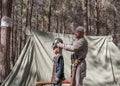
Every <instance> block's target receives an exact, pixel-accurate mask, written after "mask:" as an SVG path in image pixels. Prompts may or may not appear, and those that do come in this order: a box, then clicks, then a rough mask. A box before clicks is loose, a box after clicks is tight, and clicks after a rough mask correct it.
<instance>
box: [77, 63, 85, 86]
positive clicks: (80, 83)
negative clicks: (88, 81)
mask: <svg viewBox="0 0 120 86" xmlns="http://www.w3.org/2000/svg"><path fill="white" fill-rule="evenodd" d="M83 79H84V78H83V77H82V76H81V66H80V65H78V67H77V70H76V76H75V83H76V86H83Z"/></svg>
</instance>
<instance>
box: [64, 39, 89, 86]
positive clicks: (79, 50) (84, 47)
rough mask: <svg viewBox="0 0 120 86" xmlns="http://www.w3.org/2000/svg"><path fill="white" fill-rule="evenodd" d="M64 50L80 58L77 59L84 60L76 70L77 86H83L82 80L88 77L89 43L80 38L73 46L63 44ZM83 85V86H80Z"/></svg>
mask: <svg viewBox="0 0 120 86" xmlns="http://www.w3.org/2000/svg"><path fill="white" fill-rule="evenodd" d="M62 48H63V49H65V50H68V51H71V52H73V53H74V54H75V55H77V56H78V58H77V59H84V60H83V61H82V62H81V63H80V64H79V65H78V66H77V70H76V77H75V79H76V86H81V85H82V80H83V78H84V77H85V76H86V61H85V58H86V54H87V52H88V43H87V40H86V39H85V38H80V39H79V40H77V39H76V40H75V41H74V42H73V43H72V44H70V45H69V44H63V46H62ZM80 84H81V85H80Z"/></svg>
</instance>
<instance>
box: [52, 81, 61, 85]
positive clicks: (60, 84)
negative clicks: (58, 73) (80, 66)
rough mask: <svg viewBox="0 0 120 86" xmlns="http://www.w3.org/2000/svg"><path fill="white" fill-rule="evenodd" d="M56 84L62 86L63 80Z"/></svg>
mask: <svg viewBox="0 0 120 86" xmlns="http://www.w3.org/2000/svg"><path fill="white" fill-rule="evenodd" d="M54 86H62V82H61V81H60V82H59V83H57V84H55V85H54Z"/></svg>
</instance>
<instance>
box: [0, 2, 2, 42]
mask: <svg viewBox="0 0 120 86" xmlns="http://www.w3.org/2000/svg"><path fill="white" fill-rule="evenodd" d="M1 18H2V0H0V20H1ZM0 25H1V21H0ZM0 33H1V27H0ZM0 41H1V35H0Z"/></svg>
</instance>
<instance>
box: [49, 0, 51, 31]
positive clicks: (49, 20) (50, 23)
mask: <svg viewBox="0 0 120 86" xmlns="http://www.w3.org/2000/svg"><path fill="white" fill-rule="evenodd" d="M50 26H51V0H50V2H49V14H48V31H50Z"/></svg>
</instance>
